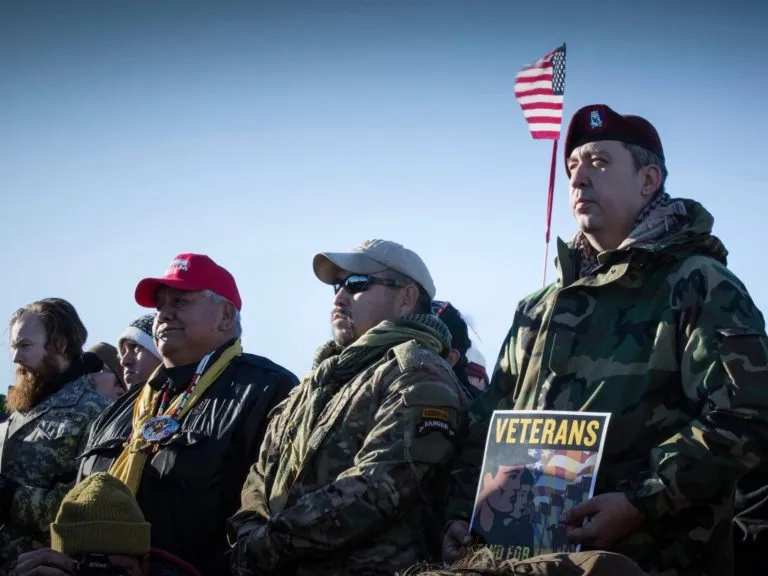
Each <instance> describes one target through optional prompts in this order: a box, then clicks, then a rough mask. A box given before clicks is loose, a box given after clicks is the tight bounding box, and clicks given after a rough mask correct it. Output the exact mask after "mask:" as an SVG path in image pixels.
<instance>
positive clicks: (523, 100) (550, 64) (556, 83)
mask: <svg viewBox="0 0 768 576" xmlns="http://www.w3.org/2000/svg"><path fill="white" fill-rule="evenodd" d="M564 93H565V44H563V45H562V46H560V47H559V48H557V49H555V50H553V51H552V52H550V53H549V54H547V55H546V56H544V58H542V59H541V60H537V61H536V62H534V63H533V64H530V65H529V66H526V67H525V68H523V69H522V70H521V71H520V72H519V73H518V75H517V76H516V77H515V98H516V99H517V101H518V102H519V103H520V107H521V108H522V109H523V116H525V120H526V122H528V128H529V129H530V131H531V136H533V137H534V138H535V139H541V140H558V139H559V138H560V127H561V125H562V123H563V94H564Z"/></svg>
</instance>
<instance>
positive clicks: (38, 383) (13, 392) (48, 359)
mask: <svg viewBox="0 0 768 576" xmlns="http://www.w3.org/2000/svg"><path fill="white" fill-rule="evenodd" d="M60 374H61V370H60V369H59V365H58V364H57V363H56V360H55V359H54V358H53V356H51V355H50V354H47V355H46V356H45V358H43V362H42V365H41V366H40V368H39V369H38V370H32V369H30V368H25V367H23V366H16V383H15V385H14V386H13V387H12V388H9V389H8V399H7V401H6V406H7V410H8V411H9V412H14V411H15V412H21V413H22V414H26V413H27V412H29V411H30V410H32V408H34V407H35V406H37V405H38V404H39V403H40V401H41V400H43V399H44V398H47V397H48V396H50V395H51V394H53V393H54V392H56V391H57V390H58V389H59V388H60V387H61V382H59V378H58V377H59V375H60Z"/></svg>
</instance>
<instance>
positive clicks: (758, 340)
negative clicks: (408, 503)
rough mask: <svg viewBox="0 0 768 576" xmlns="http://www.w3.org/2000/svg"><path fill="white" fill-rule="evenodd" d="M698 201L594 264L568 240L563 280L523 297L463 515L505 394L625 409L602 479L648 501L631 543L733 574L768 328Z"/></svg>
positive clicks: (634, 548) (762, 431) (758, 421)
mask: <svg viewBox="0 0 768 576" xmlns="http://www.w3.org/2000/svg"><path fill="white" fill-rule="evenodd" d="M682 202H683V203H684V206H685V212H686V213H687V217H686V219H685V224H684V225H683V226H682V228H679V229H678V230H677V231H676V232H673V233H671V234H666V235H662V236H661V237H660V238H659V239H658V240H657V241H655V242H650V243H635V244H632V245H630V246H629V247H626V248H623V249H622V248H620V249H618V250H615V251H607V252H605V253H602V254H600V255H599V262H600V267H599V268H598V269H597V270H596V272H595V273H594V274H593V275H591V276H587V277H584V278H581V279H578V278H577V275H576V271H575V269H576V262H577V256H578V255H577V254H576V252H575V251H574V250H573V249H572V248H571V246H569V245H567V244H565V243H563V242H562V241H559V245H558V261H557V263H558V269H559V270H558V271H559V274H558V279H557V281H556V282H555V283H553V284H552V285H550V286H548V287H547V288H544V289H542V290H541V291H539V292H537V293H535V294H533V295H531V296H529V297H527V298H525V299H524V300H522V301H521V302H520V304H519V305H518V307H517V310H516V312H515V318H514V321H513V325H512V328H511V330H510V332H509V334H508V335H507V338H506V340H505V342H504V344H503V346H502V348H501V352H500V355H499V358H498V362H497V365H496V368H495V370H494V374H493V377H492V381H491V384H490V387H489V389H488V390H487V391H486V392H485V393H484V394H482V395H481V396H480V397H479V398H478V399H477V400H476V401H475V402H474V403H473V404H472V406H471V407H470V416H469V420H470V431H469V437H468V438H467V439H466V446H465V448H464V450H463V451H462V454H461V457H460V461H459V463H458V464H457V465H456V469H455V470H454V473H455V478H456V480H457V481H456V482H455V483H454V485H453V496H454V499H453V500H452V503H451V505H450V511H449V517H450V518H452V519H468V517H469V514H470V513H471V506H472V500H473V499H474V496H475V489H476V486H477V481H478V474H479V466H480V463H481V461H482V455H483V454H482V453H483V448H484V442H485V437H486V432H487V425H488V421H489V418H490V415H491V413H492V411H493V410H494V409H544V410H546V409H550V410H581V411H596V412H610V413H612V417H611V422H610V426H609V430H608V436H607V440H606V444H605V453H604V456H603V460H602V463H601V465H600V471H599V474H598V479H597V487H596V494H597V493H604V492H613V491H622V492H624V493H625V494H626V495H627V497H628V498H629V500H630V502H632V503H633V504H634V505H635V506H636V507H637V508H639V509H640V510H641V511H642V512H643V513H644V514H645V516H646V522H645V523H644V525H643V526H642V527H641V528H639V529H638V530H636V531H635V532H634V533H633V534H631V535H630V536H629V537H628V538H627V539H626V540H625V541H623V542H620V543H619V544H618V545H617V546H616V547H615V551H617V552H620V553H623V554H626V555H627V556H629V557H630V558H632V559H633V560H635V561H636V562H638V564H640V566H641V567H642V568H643V569H644V570H646V571H647V572H649V573H650V574H664V575H665V576H683V575H685V576H688V575H691V576H692V575H694V574H695V575H697V576H701V575H708V574H711V575H713V576H714V575H716V576H728V575H729V574H732V573H733V557H732V543H731V517H732V514H733V493H734V486H735V484H736V482H737V481H738V479H739V478H740V477H741V476H742V475H744V474H745V473H746V472H747V471H748V470H750V469H752V468H753V467H755V466H756V465H758V464H759V462H760V461H761V458H763V449H764V448H763V447H764V446H765V441H766V421H767V419H768V386H766V383H767V382H768V339H766V334H765V329H764V320H763V316H762V314H761V312H760V311H759V310H758V309H757V308H756V307H755V305H754V303H753V302H752V300H751V298H750V296H749V295H748V293H747V290H746V288H745V287H744V286H743V285H742V283H741V282H740V281H739V280H738V279H737V278H736V277H735V276H734V275H733V273H732V272H730V271H729V270H728V269H727V268H726V254H727V252H726V250H725V248H724V246H723V245H722V243H721V242H720V241H719V240H718V239H717V238H715V237H714V236H712V235H711V230H712V223H713V218H712V216H711V215H710V214H709V213H708V212H707V211H706V210H705V209H704V208H703V207H702V206H701V205H699V204H698V203H696V202H693V201H690V200H683V201H682ZM657 224H658V225H660V226H664V222H659V223H657Z"/></svg>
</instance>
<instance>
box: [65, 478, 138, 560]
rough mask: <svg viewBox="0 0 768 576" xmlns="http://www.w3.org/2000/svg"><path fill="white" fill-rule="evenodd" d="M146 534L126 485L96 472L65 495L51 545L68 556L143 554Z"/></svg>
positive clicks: (134, 499) (136, 504)
mask: <svg viewBox="0 0 768 576" xmlns="http://www.w3.org/2000/svg"><path fill="white" fill-rule="evenodd" d="M149 533H150V525H149V524H148V523H147V521H146V520H144V515H143V514H142V513H141V508H139V504H138V502H136V498H134V496H133V494H131V491H130V490H129V489H128V487H127V486H126V485H125V484H123V483H122V482H121V481H120V480H118V479H117V478H115V477H114V476H111V475H109V474H107V473H106V472H99V473H97V474H93V475H92V476H88V478H86V479H85V480H83V481H82V482H81V483H80V484H77V485H75V487H74V488H72V490H70V491H69V493H68V494H67V495H66V496H65V497H64V500H63V501H62V502H61V507H60V508H59V512H58V514H57V515H56V520H55V522H54V523H53V524H51V548H53V549H54V550H56V551H57V552H61V553H63V554H66V555H67V556H69V557H70V558H76V557H78V556H82V555H84V554H120V555H125V556H145V555H146V554H148V553H149Z"/></svg>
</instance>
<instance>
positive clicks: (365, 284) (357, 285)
mask: <svg viewBox="0 0 768 576" xmlns="http://www.w3.org/2000/svg"><path fill="white" fill-rule="evenodd" d="M374 284H378V285H380V286H391V287H393V288H402V287H403V286H405V284H404V283H403V282H398V281H397V280H391V279H389V278H376V277H374V276H369V275H368V274H352V275H351V276H347V277H346V278H345V279H344V281H343V282H335V283H334V284H333V293H334V294H338V293H339V290H341V289H342V288H344V290H346V291H347V292H348V293H349V294H359V293H360V292H365V291H366V290H368V289H369V288H370V287H371V286H373V285H374Z"/></svg>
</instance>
